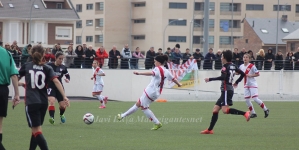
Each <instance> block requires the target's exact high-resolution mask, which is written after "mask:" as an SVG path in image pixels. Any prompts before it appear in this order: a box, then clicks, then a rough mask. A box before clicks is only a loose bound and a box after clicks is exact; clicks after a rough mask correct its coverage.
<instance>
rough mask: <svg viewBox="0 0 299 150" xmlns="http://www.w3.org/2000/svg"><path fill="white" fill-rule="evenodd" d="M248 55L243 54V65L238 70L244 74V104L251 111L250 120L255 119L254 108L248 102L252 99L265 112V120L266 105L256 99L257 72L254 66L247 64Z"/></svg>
mask: <svg viewBox="0 0 299 150" xmlns="http://www.w3.org/2000/svg"><path fill="white" fill-rule="evenodd" d="M250 57H251V55H250V54H244V56H243V61H244V64H242V65H241V66H240V69H241V70H242V71H243V72H244V73H245V75H246V76H245V78H244V98H245V100H246V104H247V106H248V108H249V110H250V111H251V115H250V118H255V117H257V115H256V113H255V111H254V108H253V106H252V103H251V101H250V98H253V100H254V101H255V102H256V103H257V104H258V105H260V107H261V108H262V109H263V110H264V112H265V118H267V117H268V115H269V109H267V107H266V105H265V104H264V103H263V101H261V100H260V99H259V98H258V89H257V87H258V86H257V82H256V80H255V77H258V76H259V75H260V74H259V71H258V70H257V68H256V67H255V65H254V64H252V63H249V62H250Z"/></svg>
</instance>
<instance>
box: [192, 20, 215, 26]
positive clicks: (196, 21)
mask: <svg viewBox="0 0 299 150" xmlns="http://www.w3.org/2000/svg"><path fill="white" fill-rule="evenodd" d="M203 26H204V20H202V19H195V20H194V27H203ZM214 27H215V21H214V19H209V28H214Z"/></svg>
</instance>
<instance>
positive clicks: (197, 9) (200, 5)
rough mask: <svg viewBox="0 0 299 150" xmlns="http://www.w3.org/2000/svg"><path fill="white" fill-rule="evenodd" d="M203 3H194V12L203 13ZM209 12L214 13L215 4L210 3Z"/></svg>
mask: <svg viewBox="0 0 299 150" xmlns="http://www.w3.org/2000/svg"><path fill="white" fill-rule="evenodd" d="M204 4H205V3H203V2H196V3H195V6H194V10H196V11H204V10H205V6H204ZM209 10H211V11H214V10H215V2H210V6H209Z"/></svg>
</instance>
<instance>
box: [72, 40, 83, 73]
mask: <svg viewBox="0 0 299 150" xmlns="http://www.w3.org/2000/svg"><path fill="white" fill-rule="evenodd" d="M75 53H76V54H77V57H75V59H74V65H75V68H81V66H82V67H83V66H84V59H85V54H84V51H83V47H82V46H81V45H78V46H77V47H76V49H75Z"/></svg>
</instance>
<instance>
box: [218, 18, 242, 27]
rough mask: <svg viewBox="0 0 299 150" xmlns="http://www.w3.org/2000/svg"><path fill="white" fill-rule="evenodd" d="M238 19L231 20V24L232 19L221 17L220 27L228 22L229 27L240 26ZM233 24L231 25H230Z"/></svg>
mask: <svg viewBox="0 0 299 150" xmlns="http://www.w3.org/2000/svg"><path fill="white" fill-rule="evenodd" d="M240 23H241V22H240V20H233V24H232V21H231V20H224V19H221V20H220V28H225V26H226V25H227V24H228V27H229V28H240V27H241V25H240ZM232 25H233V26H232Z"/></svg>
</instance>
